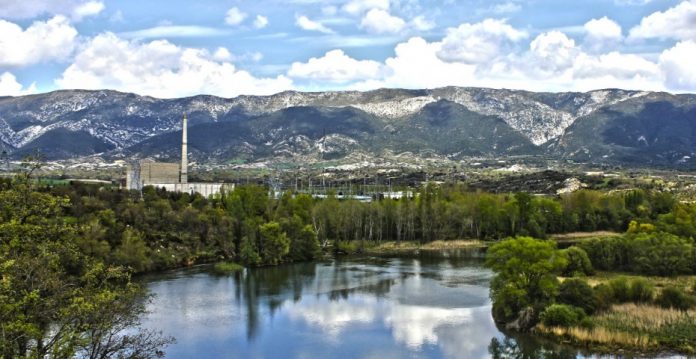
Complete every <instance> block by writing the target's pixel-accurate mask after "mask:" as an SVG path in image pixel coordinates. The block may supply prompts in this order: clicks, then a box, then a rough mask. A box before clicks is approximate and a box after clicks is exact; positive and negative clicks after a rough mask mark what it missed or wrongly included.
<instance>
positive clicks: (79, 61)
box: [56, 33, 292, 98]
mask: <svg viewBox="0 0 696 359" xmlns="http://www.w3.org/2000/svg"><path fill="white" fill-rule="evenodd" d="M216 53H217V55H223V57H224V55H226V54H225V53H224V51H223V52H220V51H217V52H216ZM215 55H216V54H210V53H209V52H208V51H206V50H203V49H194V48H185V47H179V46H177V45H174V44H172V43H170V42H168V41H165V40H158V41H152V42H148V43H140V42H138V41H129V40H124V39H121V38H119V37H117V36H116V35H114V34H112V33H105V34H100V35H98V36H96V37H94V38H92V39H91V40H90V41H89V42H88V43H87V44H86V45H85V46H84V47H83V48H82V49H81V50H80V52H79V53H78V54H77V55H76V56H75V59H74V62H73V63H72V64H71V65H70V66H69V67H68V68H67V69H66V70H65V71H64V72H63V74H62V76H61V77H60V78H59V79H57V80H56V84H57V85H58V86H59V87H60V88H83V89H115V90H120V91H128V92H135V93H139V94H143V95H150V96H156V97H165V98H171V97H181V96H190V95H195V94H202V93H212V94H216V95H219V96H226V97H232V96H237V95H240V94H257V95H268V94H272V93H276V92H280V91H284V90H287V89H290V88H291V87H292V81H291V80H290V79H289V78H287V77H285V76H277V77H275V78H256V77H254V76H253V75H251V74H250V73H248V72H246V71H243V70H239V69H237V68H236V67H235V65H234V64H232V63H230V62H225V61H220V60H216V59H215V57H216V56H215Z"/></svg>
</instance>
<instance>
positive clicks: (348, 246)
mask: <svg viewBox="0 0 696 359" xmlns="http://www.w3.org/2000/svg"><path fill="white" fill-rule="evenodd" d="M335 243H336V252H337V253H340V254H354V253H357V252H358V245H357V244H356V243H355V242H348V241H336V242H335Z"/></svg>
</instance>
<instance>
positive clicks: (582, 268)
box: [562, 246, 594, 277]
mask: <svg viewBox="0 0 696 359" xmlns="http://www.w3.org/2000/svg"><path fill="white" fill-rule="evenodd" d="M562 252H563V254H564V255H565V256H566V258H567V260H568V265H567V266H566V267H565V269H564V270H563V275H564V276H566V277H575V276H585V275H593V274H594V268H592V262H591V261H590V258H589V257H588V255H587V252H585V250H584V249H582V248H580V247H577V246H572V247H570V248H568V249H565V250H563V251H562Z"/></svg>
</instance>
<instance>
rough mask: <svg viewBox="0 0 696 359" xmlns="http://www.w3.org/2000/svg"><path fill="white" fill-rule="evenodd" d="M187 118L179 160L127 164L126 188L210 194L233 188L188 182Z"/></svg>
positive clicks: (140, 161) (147, 160)
mask: <svg viewBox="0 0 696 359" xmlns="http://www.w3.org/2000/svg"><path fill="white" fill-rule="evenodd" d="M187 132H188V119H187V118H186V114H184V118H183V120H182V124H181V162H180V163H165V162H156V161H153V160H151V159H142V160H138V161H135V162H134V163H131V164H130V165H128V167H127V170H126V188H127V189H130V190H137V191H142V189H143V187H145V186H153V187H156V188H164V189H165V190H167V191H169V192H186V193H191V194H193V193H200V194H201V195H203V196H206V197H207V196H210V195H214V194H218V193H220V191H222V190H223V189H225V190H232V189H234V185H233V184H227V183H189V182H188V133H187Z"/></svg>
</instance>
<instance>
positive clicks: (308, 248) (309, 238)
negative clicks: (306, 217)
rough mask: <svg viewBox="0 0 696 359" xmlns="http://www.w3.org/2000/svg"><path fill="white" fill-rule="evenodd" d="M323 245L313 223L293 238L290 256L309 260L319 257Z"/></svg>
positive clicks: (300, 259)
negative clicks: (320, 243)
mask: <svg viewBox="0 0 696 359" xmlns="http://www.w3.org/2000/svg"><path fill="white" fill-rule="evenodd" d="M320 254H321V247H320V245H319V240H318V239H317V233H316V232H315V231H314V228H313V227H312V226H311V225H309V224H308V225H306V226H304V227H303V228H302V230H300V232H299V233H298V234H297V236H296V237H293V238H292V243H291V245H290V258H291V259H292V260H295V261H309V260H312V259H314V258H317V257H319V255H320Z"/></svg>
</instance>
